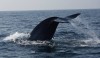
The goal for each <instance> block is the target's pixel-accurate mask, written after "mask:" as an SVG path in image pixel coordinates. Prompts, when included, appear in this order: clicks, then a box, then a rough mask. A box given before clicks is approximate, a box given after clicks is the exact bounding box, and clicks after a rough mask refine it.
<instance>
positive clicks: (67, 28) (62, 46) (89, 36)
mask: <svg viewBox="0 0 100 58" xmlns="http://www.w3.org/2000/svg"><path fill="white" fill-rule="evenodd" d="M75 13H81V15H80V16H78V17H77V18H75V19H73V20H71V21H70V23H60V24H59V26H58V28H57V29H56V32H55V35H54V38H53V40H52V42H47V41H28V40H27V39H28V38H29V36H30V32H31V31H32V30H33V29H34V27H35V26H36V25H37V24H39V23H40V22H41V21H42V20H44V19H46V18H48V17H52V16H59V17H66V16H68V15H72V14H75ZM0 58H100V9H88V10H85V9H84V10H82V9H81V10H51V11H50V10H48V11H47V10H46V11H45V10H44V11H0Z"/></svg>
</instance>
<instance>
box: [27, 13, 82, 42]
mask: <svg viewBox="0 0 100 58" xmlns="http://www.w3.org/2000/svg"><path fill="white" fill-rule="evenodd" d="M79 15H80V13H76V14H72V15H69V16H66V17H65V18H62V17H57V16H54V17H49V18H46V19H44V20H43V21H41V22H40V23H39V24H38V25H37V26H36V27H35V28H34V29H33V30H32V32H31V33H30V37H29V38H28V40H30V41H38V40H39V41H50V40H52V38H53V36H54V34H55V32H56V29H57V26H58V25H59V23H69V21H70V20H72V19H74V18H76V17H77V16H79Z"/></svg>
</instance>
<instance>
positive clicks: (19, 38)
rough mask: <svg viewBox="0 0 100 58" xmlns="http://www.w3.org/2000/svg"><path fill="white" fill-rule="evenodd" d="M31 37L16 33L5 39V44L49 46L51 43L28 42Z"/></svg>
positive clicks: (26, 34)
mask: <svg viewBox="0 0 100 58" xmlns="http://www.w3.org/2000/svg"><path fill="white" fill-rule="evenodd" d="M29 37H30V34H28V33H19V32H15V33H14V34H11V35H9V36H7V37H6V38H4V39H3V41H4V42H9V41H10V42H14V43H17V44H20V45H49V46H50V42H49V41H28V40H27V39H28V38H29Z"/></svg>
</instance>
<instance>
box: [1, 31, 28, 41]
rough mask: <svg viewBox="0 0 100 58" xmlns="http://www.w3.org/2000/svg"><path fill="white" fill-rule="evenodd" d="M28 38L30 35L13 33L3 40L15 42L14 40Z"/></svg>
mask: <svg viewBox="0 0 100 58" xmlns="http://www.w3.org/2000/svg"><path fill="white" fill-rule="evenodd" d="M29 37H30V34H26V33H19V32H15V33H14V34H11V35H9V36H7V37H6V38H4V39H3V40H4V41H14V42H15V41H16V40H21V39H27V38H29Z"/></svg>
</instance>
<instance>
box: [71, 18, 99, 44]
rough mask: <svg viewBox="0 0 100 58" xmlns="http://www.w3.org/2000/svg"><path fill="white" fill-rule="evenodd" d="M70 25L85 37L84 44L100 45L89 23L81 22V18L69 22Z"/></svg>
mask: <svg viewBox="0 0 100 58" xmlns="http://www.w3.org/2000/svg"><path fill="white" fill-rule="evenodd" d="M70 23H71V25H72V26H73V27H74V28H76V29H77V30H78V31H80V32H81V33H83V34H84V35H87V36H86V38H87V39H86V41H85V42H86V43H95V44H96V43H100V40H99V38H98V36H97V35H96V33H95V31H94V30H92V28H91V26H89V23H88V22H87V21H85V20H81V18H79V17H78V18H76V19H75V20H72V21H70Z"/></svg>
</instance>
